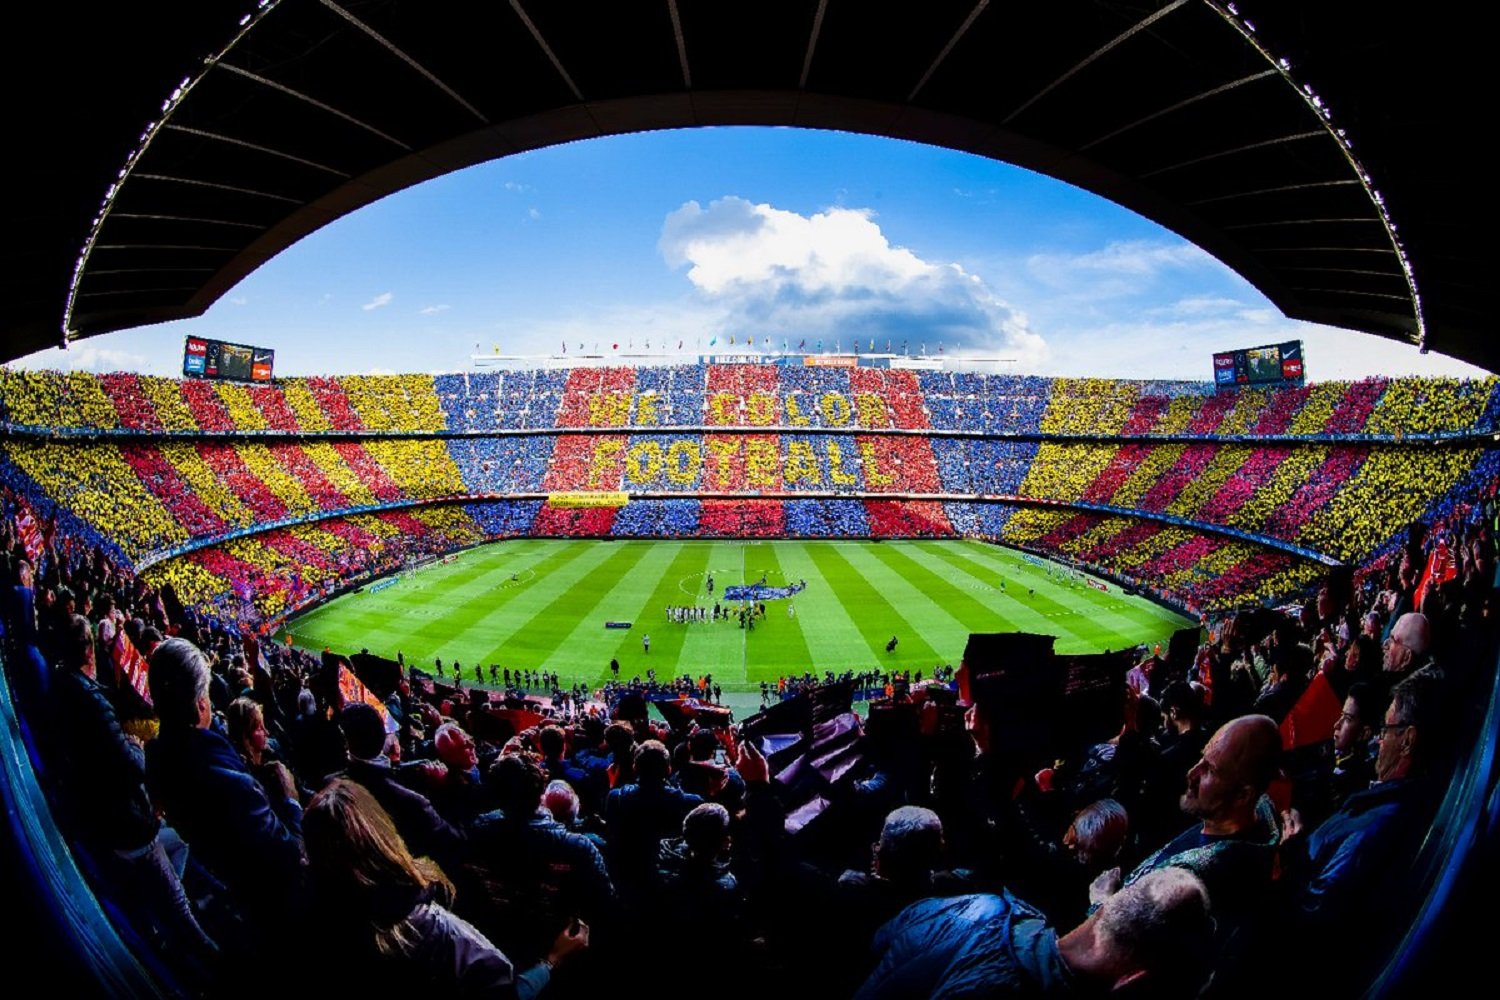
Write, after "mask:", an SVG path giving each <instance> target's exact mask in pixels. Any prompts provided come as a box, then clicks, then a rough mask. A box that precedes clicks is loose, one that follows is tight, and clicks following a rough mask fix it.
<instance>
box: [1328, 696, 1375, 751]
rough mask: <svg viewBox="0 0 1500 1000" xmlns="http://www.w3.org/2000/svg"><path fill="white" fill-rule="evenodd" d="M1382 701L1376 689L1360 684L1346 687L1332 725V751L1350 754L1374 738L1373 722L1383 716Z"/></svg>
mask: <svg viewBox="0 0 1500 1000" xmlns="http://www.w3.org/2000/svg"><path fill="white" fill-rule="evenodd" d="M1384 707H1385V699H1383V698H1382V697H1381V696H1380V689H1379V688H1377V687H1376V686H1375V685H1373V684H1366V683H1364V682H1363V681H1361V682H1359V683H1357V684H1353V685H1351V686H1350V688H1349V696H1348V697H1347V698H1345V699H1344V710H1343V711H1342V712H1341V713H1339V719H1338V721H1337V722H1335V723H1334V724H1333V749H1334V751H1335V752H1337V753H1340V754H1349V753H1354V752H1355V751H1357V750H1359V749H1360V748H1361V747H1363V746H1365V745H1366V744H1368V743H1369V742H1370V739H1371V737H1373V736H1374V735H1375V727H1376V725H1378V723H1377V722H1376V721H1375V720H1377V719H1379V718H1381V717H1382V715H1383V714H1384Z"/></svg>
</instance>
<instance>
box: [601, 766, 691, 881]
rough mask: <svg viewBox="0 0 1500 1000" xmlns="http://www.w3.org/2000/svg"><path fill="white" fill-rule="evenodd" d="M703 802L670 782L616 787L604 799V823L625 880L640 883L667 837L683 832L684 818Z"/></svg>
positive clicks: (616, 867)
mask: <svg viewBox="0 0 1500 1000" xmlns="http://www.w3.org/2000/svg"><path fill="white" fill-rule="evenodd" d="M702 804H703V799H702V798H701V797H699V796H697V795H689V794H688V793H687V792H684V791H682V790H681V789H679V788H673V787H672V786H671V785H667V784H644V785H643V784H634V785H626V786H625V787H623V788H616V789H615V790H614V791H612V792H610V793H609V797H608V798H606V799H605V800H604V822H605V824H606V826H607V827H608V837H609V842H610V847H611V854H610V864H611V866H612V869H613V871H614V873H615V875H616V877H617V878H619V879H620V880H621V881H622V882H626V881H628V882H635V883H640V882H644V881H646V880H647V879H648V877H649V875H650V873H651V872H652V871H654V870H655V866H656V854H657V851H658V849H659V847H660V845H661V842H662V841H663V840H666V839H667V838H669V837H675V836H677V835H678V834H680V833H681V832H682V819H683V817H684V816H686V815H687V814H688V813H689V812H690V811H691V810H692V809H693V807H694V806H699V805H702Z"/></svg>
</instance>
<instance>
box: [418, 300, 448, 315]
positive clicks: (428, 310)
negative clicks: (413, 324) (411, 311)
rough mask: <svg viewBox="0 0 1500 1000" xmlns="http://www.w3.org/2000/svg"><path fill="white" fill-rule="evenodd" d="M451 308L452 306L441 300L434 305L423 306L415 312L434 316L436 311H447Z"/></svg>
mask: <svg viewBox="0 0 1500 1000" xmlns="http://www.w3.org/2000/svg"><path fill="white" fill-rule="evenodd" d="M451 308H452V307H451V306H450V305H448V303H446V302H443V303H440V304H438V305H435V306H423V307H422V308H421V309H418V310H417V312H419V313H421V314H422V315H423V316H436V315H437V314H438V313H440V312H447V311H448V310H449V309H451Z"/></svg>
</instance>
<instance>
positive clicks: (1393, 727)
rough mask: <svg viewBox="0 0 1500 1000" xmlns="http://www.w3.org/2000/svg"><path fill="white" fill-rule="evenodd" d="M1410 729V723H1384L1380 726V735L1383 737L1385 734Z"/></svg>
mask: <svg viewBox="0 0 1500 1000" xmlns="http://www.w3.org/2000/svg"><path fill="white" fill-rule="evenodd" d="M1410 728H1411V723H1410V722H1387V723H1384V724H1382V725H1381V727H1380V735H1381V736H1384V735H1385V734H1386V733H1394V732H1396V731H1398V730H1401V729H1410Z"/></svg>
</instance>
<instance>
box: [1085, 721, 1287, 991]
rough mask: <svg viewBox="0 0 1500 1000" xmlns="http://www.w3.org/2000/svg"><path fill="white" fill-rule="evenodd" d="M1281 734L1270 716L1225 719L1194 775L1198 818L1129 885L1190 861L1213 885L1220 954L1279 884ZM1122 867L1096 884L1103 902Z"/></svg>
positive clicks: (1191, 787) (1185, 801)
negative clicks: (1274, 787) (1275, 786)
mask: <svg viewBox="0 0 1500 1000" xmlns="http://www.w3.org/2000/svg"><path fill="white" fill-rule="evenodd" d="M1280 756H1281V733H1280V731H1279V730H1278V729H1277V726H1276V723H1275V722H1274V721H1272V720H1271V719H1270V718H1269V717H1268V716H1264V715H1245V716H1241V717H1240V718H1238V719H1234V720H1232V721H1230V722H1227V723H1225V724H1224V725H1223V726H1222V727H1221V728H1220V729H1219V731H1218V732H1216V733H1214V735H1213V738H1212V739H1210V740H1209V741H1208V744H1207V745H1206V746H1205V747H1204V748H1203V756H1202V757H1201V758H1200V759H1199V760H1198V763H1196V764H1194V765H1193V767H1192V769H1191V770H1190V771H1188V774H1187V789H1186V790H1185V791H1184V792H1183V793H1182V800H1181V803H1180V804H1181V806H1182V811H1183V812H1184V813H1187V814H1188V815H1189V816H1192V817H1193V818H1194V819H1196V820H1197V821H1198V822H1196V823H1194V824H1193V825H1192V826H1191V827H1189V828H1188V829H1186V830H1184V831H1183V832H1182V833H1180V834H1178V835H1177V836H1176V837H1173V838H1172V839H1171V840H1170V841H1169V842H1167V844H1166V845H1165V846H1163V847H1162V848H1160V849H1159V850H1157V851H1156V853H1154V854H1152V855H1151V856H1150V857H1148V858H1147V859H1146V860H1145V861H1142V862H1141V863H1140V864H1139V865H1137V866H1136V868H1135V870H1134V871H1133V872H1131V873H1130V875H1129V877H1128V878H1126V879H1125V880H1124V882H1123V885H1124V886H1126V887H1128V886H1130V885H1132V884H1134V883H1136V882H1138V881H1139V880H1141V879H1142V878H1144V877H1145V876H1147V875H1149V874H1150V873H1152V872H1155V871H1160V870H1161V869H1163V868H1168V867H1177V868H1186V869H1187V870H1189V871H1191V872H1193V873H1194V874H1195V875H1197V876H1198V877H1199V878H1201V879H1202V880H1203V883H1204V884H1205V885H1206V886H1208V893H1209V897H1210V898H1211V899H1212V900H1213V903H1214V919H1215V921H1216V923H1217V925H1218V932H1217V934H1216V940H1217V944H1218V948H1217V949H1216V951H1217V952H1218V953H1219V959H1220V961H1221V962H1223V963H1234V962H1236V961H1237V960H1238V955H1229V954H1227V953H1226V950H1227V949H1229V948H1230V947H1231V941H1234V942H1235V943H1234V945H1233V946H1232V947H1234V948H1235V949H1238V948H1239V947H1240V944H1239V941H1240V940H1242V938H1241V935H1240V931H1241V929H1242V928H1244V927H1247V926H1249V925H1250V924H1252V923H1253V921H1254V919H1255V918H1256V917H1257V916H1258V915H1259V912H1260V907H1261V905H1262V904H1263V903H1264V901H1265V899H1266V898H1267V897H1268V895H1269V891H1270V889H1271V870H1272V863H1273V861H1274V858H1275V849H1276V846H1277V844H1278V842H1279V841H1280V837H1281V830H1280V827H1279V825H1278V824H1277V819H1276V811H1275V808H1274V807H1273V806H1272V805H1271V801H1270V799H1268V798H1266V797H1265V792H1266V789H1267V788H1269V787H1270V784H1271V781H1272V780H1273V779H1274V778H1275V777H1276V775H1277V774H1278V773H1279V770H1280ZM1121 885H1122V883H1121V880H1120V870H1119V869H1118V868H1113V869H1110V870H1109V871H1107V872H1105V873H1104V874H1102V875H1100V876H1099V877H1098V878H1097V879H1095V880H1094V883H1093V885H1091V886H1089V903H1090V906H1091V907H1095V908H1097V907H1098V906H1099V905H1100V904H1102V903H1104V902H1105V901H1107V900H1108V899H1109V898H1110V897H1111V896H1113V895H1114V894H1115V893H1117V892H1119V891H1121Z"/></svg>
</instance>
